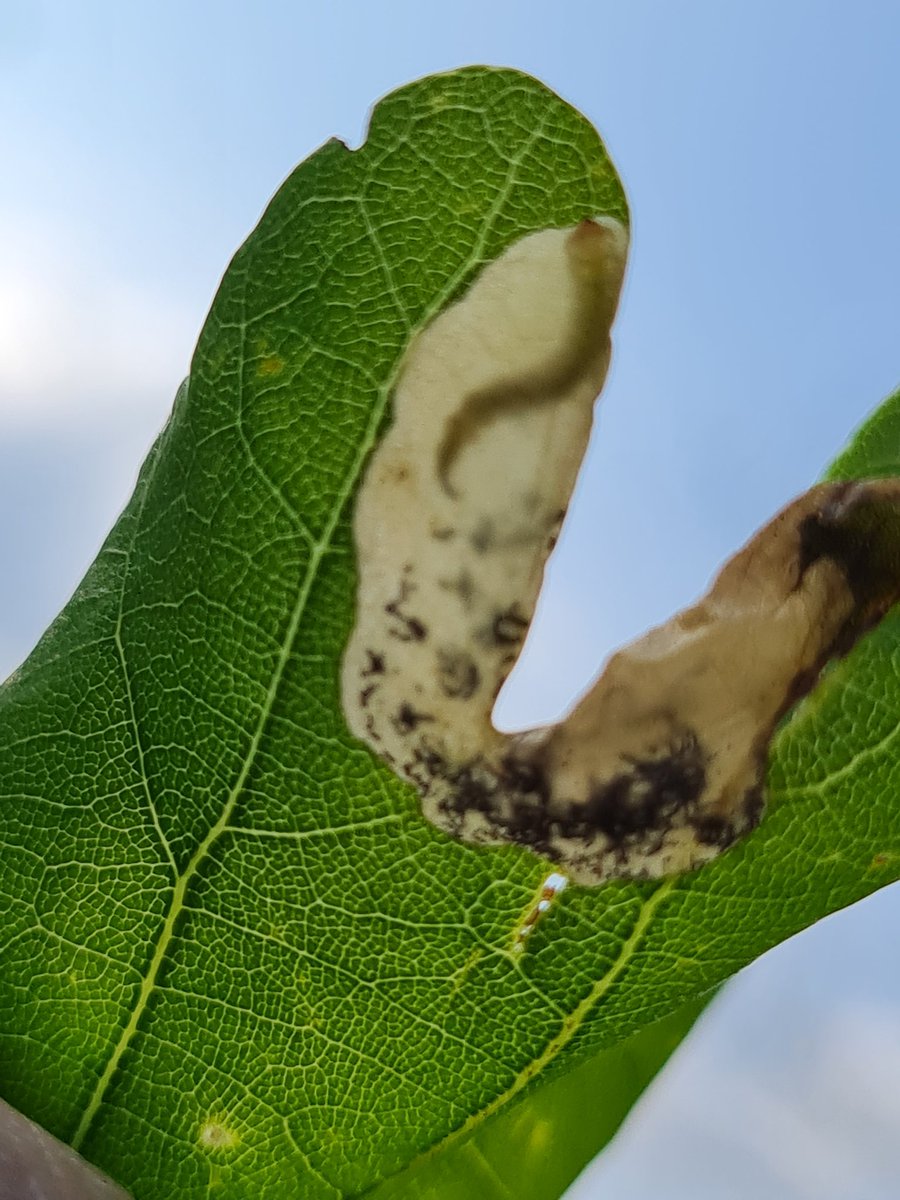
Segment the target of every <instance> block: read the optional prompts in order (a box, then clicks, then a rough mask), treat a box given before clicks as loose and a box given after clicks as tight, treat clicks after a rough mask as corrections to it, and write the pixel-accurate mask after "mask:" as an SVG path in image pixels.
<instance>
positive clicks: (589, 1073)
mask: <svg viewBox="0 0 900 1200" xmlns="http://www.w3.org/2000/svg"><path fill="white" fill-rule="evenodd" d="M707 1003H708V997H706V996H701V997H700V998H699V999H695V1000H692V1001H690V1003H689V1004H687V1005H685V1006H684V1007H683V1008H680V1009H678V1010H677V1011H676V1012H674V1013H671V1014H670V1015H669V1016H667V1017H664V1018H663V1019H662V1020H661V1021H657V1022H655V1023H654V1024H653V1025H648V1026H647V1027H646V1028H645V1029H642V1030H641V1031H640V1033H636V1034H634V1036H633V1037H630V1038H628V1040H627V1041H625V1042H621V1043H620V1044H618V1045H616V1046H611V1047H610V1048H609V1049H608V1050H602V1051H601V1052H600V1053H599V1054H596V1055H594V1057H593V1058H590V1059H588V1061H587V1062H586V1063H582V1064H581V1066H578V1067H575V1068H574V1070H571V1071H569V1072H568V1073H567V1074H566V1075H563V1076H562V1077H561V1078H560V1079H554V1080H553V1082H552V1083H548V1084H545V1085H544V1086H543V1087H540V1088H537V1089H535V1090H534V1091H533V1092H532V1093H531V1094H530V1095H528V1096H527V1097H526V1098H525V1099H524V1100H521V1101H519V1103H518V1104H513V1105H509V1106H507V1107H506V1108H504V1109H502V1110H501V1111H500V1112H499V1113H498V1114H497V1115H496V1116H494V1117H490V1118H489V1119H488V1120H487V1121H484V1122H482V1123H481V1124H479V1125H478V1126H477V1127H476V1128H475V1130H474V1131H473V1132H472V1133H471V1134H469V1136H468V1137H466V1138H461V1139H460V1140H459V1141H457V1142H456V1143H455V1144H453V1145H450V1146H447V1147H444V1148H443V1149H442V1150H441V1151H440V1152H439V1153H437V1154H425V1155H424V1156H423V1157H422V1158H421V1159H419V1160H417V1161H416V1162H414V1163H413V1164H412V1166H410V1167H409V1168H408V1169H407V1170H406V1171H403V1172H402V1173H401V1174H400V1175H398V1176H395V1177H394V1178H392V1179H389V1180H387V1181H386V1182H385V1183H384V1184H382V1185H381V1186H380V1187H378V1188H377V1189H376V1190H375V1191H374V1192H372V1193H367V1200H472V1197H473V1196H477V1197H478V1200H511V1198H512V1197H514V1198H515V1200H556V1198H557V1197H558V1196H560V1195H561V1194H562V1193H563V1192H564V1191H565V1189H566V1188H567V1187H568V1186H569V1184H570V1183H571V1182H572V1180H573V1179H575V1177H576V1176H577V1175H578V1174H579V1173H580V1172H581V1171H582V1170H583V1168H584V1167H585V1166H587V1164H588V1163H589V1162H590V1161H591V1159H592V1158H594V1157H595V1156H596V1155H597V1154H599V1152H600V1151H601V1150H602V1149H603V1147H604V1146H605V1145H606V1144H607V1143H608V1142H609V1141H610V1140H611V1139H612V1137H613V1136H614V1135H615V1133H616V1131H617V1130H618V1128H619V1126H620V1124H621V1123H622V1121H623V1120H624V1119H625V1117H626V1116H627V1115H628V1113H629V1111H630V1109H631V1107H632V1105H633V1104H634V1103H635V1101H636V1100H637V1099H638V1097H639V1096H640V1095H641V1093H642V1092H643V1091H644V1089H645V1088H646V1087H647V1085H648V1084H649V1083H650V1082H651V1080H652V1079H653V1077H654V1076H655V1075H656V1073H657V1071H659V1069H660V1067H662V1066H663V1064H664V1063H665V1062H666V1060H667V1059H668V1057H669V1055H670V1054H671V1053H672V1052H673V1051H674V1050H675V1049H676V1048H677V1047H678V1045H679V1044H680V1042H681V1040H682V1038H684V1036H685V1035H686V1034H687V1033H688V1032H689V1031H690V1029H691V1027H692V1026H693V1024H694V1022H695V1021H696V1019H697V1017H698V1016H699V1014H700V1013H701V1012H702V1011H703V1009H705V1008H706V1005H707Z"/></svg>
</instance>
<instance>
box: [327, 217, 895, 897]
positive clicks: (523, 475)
mask: <svg viewBox="0 0 900 1200" xmlns="http://www.w3.org/2000/svg"><path fill="white" fill-rule="evenodd" d="M626 250H627V235H626V232H625V230H624V229H623V227H622V226H621V225H619V224H618V223H617V222H616V221H614V220H612V219H610V218H598V219H596V220H592V221H583V222H582V223H581V224H580V225H577V226H575V227H574V228H573V229H567V230H544V231H542V232H540V233H537V234H533V235H531V236H529V237H527V238H524V239H522V240H521V241H519V242H517V243H516V244H514V245H513V246H512V247H511V248H510V249H509V250H507V252H506V253H505V254H504V255H502V256H501V257H500V258H499V259H497V260H496V261H495V262H494V263H492V264H490V265H489V266H488V267H487V268H486V269H485V270H484V271H483V272H482V274H481V275H480V277H479V278H478V279H477V280H476V281H475V283H474V284H473V286H472V287H471V289H470V290H469V292H468V293H467V294H466V295H465V296H464V297H463V299H462V300H461V301H459V302H458V303H457V304H455V305H453V306H451V307H450V308H448V309H446V310H445V311H444V312H443V313H441V314H440V315H439V316H438V317H437V318H436V319H435V320H434V321H433V322H432V323H431V324H430V325H429V326H427V327H426V328H425V329H424V330H423V331H422V332H421V333H420V334H419V335H418V336H417V337H416V338H415V339H414V341H413V342H412V344H411V346H410V348H409V350H408V352H407V356H406V359H405V362H404V366H403V370H402V373H401V376H400V380H399V383H398V386H397V390H396V394H395V397H394V421H393V424H392V426H391V428H390V429H389V430H388V432H387V434H386V435H385V437H384V439H383V440H382V442H381V444H380V445H379V447H378V449H377V450H376V452H375V454H374V455H373V458H372V461H371V463H370V466H369V469H368V472H367V475H366V478H365V480H364V482H363V484H362V486H361V488H360V491H359V495H358V499H357V507H356V513H355V538H356V546H357V554H358V560H359V584H358V589H359V590H358V611H357V624H356V627H355V629H354V631H353V634H352V636H351V639H350V642H349V644H348V647H347V652H346V655H345V659H344V664H343V677H342V685H343V699H344V709H345V713H346V717H347V721H348V723H349V725H350V728H351V730H352V731H353V732H354V733H355V734H356V735H357V736H358V737H359V738H361V739H362V740H363V741H365V742H367V743H368V745H369V746H370V747H371V748H372V749H373V751H374V752H375V753H376V754H378V755H379V756H381V757H382V758H384V759H385V760H386V761H387V762H389V763H390V764H391V765H392V766H393V768H394V769H395V770H396V771H397V772H398V774H400V775H401V776H402V777H403V778H405V779H407V780H408V781H409V782H411V783H413V784H414V785H415V786H416V787H417V788H418V789H419V792H420V795H421V800H422V808H423V811H424V813H425V815H426V817H428V819H429V820H431V821H433V822H434V823H435V824H436V825H438V826H439V827H440V828H442V829H444V830H445V831H447V832H448V833H450V834H451V835H452V836H454V837H457V838H461V839H463V840H465V841H468V842H473V843H478V844H482V845H487V844H497V843H502V842H513V843H516V844H519V845H522V846H527V847H529V848H531V849H533V850H534V851H536V852H537V853H539V854H542V855H544V856H545V857H547V858H548V859H550V860H551V861H553V862H554V863H557V864H559V865H560V866H561V867H562V868H563V869H564V870H565V871H566V872H567V873H568V874H569V875H570V876H571V877H572V878H573V879H575V880H576V881H578V882H580V883H584V884H598V883H603V882H604V881H606V880H608V879H612V878H615V877H622V876H625V877H637V878H642V877H658V876H661V875H667V874H672V873H676V872H680V871H686V870H690V869H692V868H694V867H697V866H699V865H700V864H702V863H704V862H707V861H709V860H710V859H712V858H714V857H715V856H716V855H718V854H720V853H721V852H722V851H723V850H725V849H727V848H728V847H729V846H730V845H732V844H733V843H734V842H735V841H736V840H737V839H738V838H740V837H741V836H742V835H743V834H745V833H747V832H748V831H749V830H751V829H752V828H754V826H755V825H757V824H758V822H759V820H760V818H761V816H762V812H763V808H764V794H763V784H764V775H765V766H766V757H767V750H768V745H769V742H770V740H771V737H772V733H773V731H774V729H775V727H776V725H777V724H778V722H779V720H780V719H781V717H782V716H783V715H784V714H785V712H786V711H787V710H788V708H789V707H790V706H791V705H792V704H794V703H795V702H796V701H797V700H798V699H799V698H800V697H801V696H802V695H804V694H805V693H806V692H808V691H809V690H810V688H812V687H813V686H814V684H815V682H816V680H817V679H818V677H819V675H820V673H821V671H822V669H823V667H824V666H825V664H826V663H827V662H828V661H829V660H830V659H831V658H834V657H836V656H839V655H842V654H844V653H846V652H847V651H848V650H849V649H850V647H851V646H852V645H853V644H854V643H855V641H856V640H857V639H858V638H859V637H860V636H861V634H863V633H864V632H865V631H866V630H867V629H869V628H870V627H871V626H872V625H873V624H875V623H876V622H877V621H878V620H880V619H881V617H882V616H883V615H884V614H885V612H886V611H887V610H888V608H889V607H890V606H891V605H892V604H893V603H894V602H895V601H896V600H897V598H898V596H900V481H894V480H887V481H878V482H858V483H851V484H825V485H821V486H819V487H815V488H813V489H812V490H811V491H809V492H807V493H806V494H805V495H803V496H801V497H800V498H799V499H797V500H795V501H794V502H793V503H791V504H789V505H788V506H787V507H786V508H785V509H783V510H782V512H780V513H779V514H778V515H777V516H776V517H775V518H774V519H773V520H772V521H771V522H770V523H769V524H768V525H766V526H765V527H764V528H763V529H761V530H760V531H759V532H758V533H757V534H756V535H755V536H754V537H753V538H752V539H751V541H750V542H749V543H748V544H747V545H746V546H745V547H744V548H743V549H742V550H740V551H739V552H738V553H737V554H736V555H735V556H734V558H732V559H731V560H730V561H729V562H728V563H727V564H726V565H725V567H724V568H723V569H722V571H721V572H720V573H719V575H718V577H717V578H716V580H715V581H714V583H713V585H712V587H711V588H710V590H709V592H708V594H707V595H706V596H705V597H703V599H702V600H700V602H699V603H697V604H696V605H694V606H693V607H691V608H688V609H686V610H685V611H683V612H681V613H678V614H676V615H675V616H674V617H672V619H671V620H670V621H668V622H667V623H666V624H665V625H662V626H660V627H659V628H657V629H654V630H651V631H650V632H649V633H648V634H646V635H645V636H644V637H642V638H640V639H639V640H637V641H636V642H634V643H632V644H631V645H629V646H627V647H625V648H624V649H622V650H620V651H619V652H618V653H617V654H615V655H614V656H613V657H612V658H611V659H610V661H609V662H608V664H607V665H606V667H605V669H604V670H603V672H602V673H601V675H600V676H599V678H598V679H597V681H596V683H595V684H594V685H593V686H592V687H591V689H590V690H589V691H588V693H587V694H586V695H585V696H584V697H583V698H582V699H581V700H580V701H579V702H578V703H577V704H576V705H575V707H574V709H573V710H572V711H571V712H570V714H569V715H568V716H567V717H566V718H565V719H564V720H563V721H561V722H560V723H559V724H557V725H553V726H549V727H546V728H541V729H536V730H531V731H529V732H527V733H523V734H515V735H507V734H501V733H499V732H498V731H497V730H496V729H494V727H493V725H492V723H491V711H492V709H493V706H494V702H495V700H496V697H497V694H498V692H499V690H500V688H501V686H502V684H503V682H504V680H505V679H506V677H507V675H508V674H509V671H510V670H511V668H512V666H513V664H514V662H515V659H516V657H517V655H518V653H519V650H520V648H521V645H522V642H523V640H524V637H525V634H526V632H527V629H528V626H529V624H530V622H531V618H532V616H533V613H534V607H535V603H536V600H537V595H538V592H539V590H540V585H541V580H542V576H543V569H544V565H545V562H546V559H547V556H548V554H549V553H550V550H551V549H552V546H553V544H554V543H555V539H556V536H557V533H558V531H559V526H560V524H561V521H562V519H563V517H564V515H565V511H566V506H567V504H568V501H569V496H570V495H571V491H572V488H573V486H574V482H575V477H576V475H577V472H578V468H579V466H580V463H581V459H582V456H583V454H584V450H585V448H586V445H587V440H588V437H589V434H590V428H591V421H592V414H593V405H594V400H595V399H596V396H597V394H598V393H599V391H600V389H601V387H602V385H603V381H604V378H605V375H606V371H607V367H608V364H609V354H610V341H609V335H610V328H611V325H612V321H613V318H614V315H615V310H616V305H617V302H618V295H619V290H620V287H621V282H622V276H623V273H624V267H625V257H626Z"/></svg>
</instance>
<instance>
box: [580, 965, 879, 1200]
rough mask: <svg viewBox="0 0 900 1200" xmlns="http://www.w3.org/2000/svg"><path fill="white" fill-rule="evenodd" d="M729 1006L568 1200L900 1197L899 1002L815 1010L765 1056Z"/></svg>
mask: <svg viewBox="0 0 900 1200" xmlns="http://www.w3.org/2000/svg"><path fill="white" fill-rule="evenodd" d="M739 989H740V984H739V983H738V984H737V985H736V989H735V988H733V989H732V990H731V995H732V996H735V994H736V990H737V991H739ZM723 999H724V998H723ZM732 1007H733V1008H734V1009H735V1011H733V1012H732V1013H731V1014H730V1015H729V1014H728V1013H727V1012H724V1013H723V1012H722V1010H723V1009H724V1008H727V1005H721V1004H720V1005H717V1006H714V1008H713V1010H711V1012H710V1014H709V1015H710V1018H715V1017H716V1010H717V1009H718V1011H719V1013H720V1014H721V1016H722V1023H724V1022H725V1021H726V1020H727V1030H726V1029H724V1028H722V1029H719V1030H716V1029H715V1028H714V1027H713V1026H714V1025H715V1023H716V1022H715V1020H714V1019H711V1020H707V1021H704V1022H701V1024H700V1025H699V1026H698V1028H697V1030H696V1032H695V1033H694V1035H693V1036H692V1037H691V1038H689V1039H688V1041H687V1042H686V1043H685V1045H684V1046H683V1047H682V1048H681V1049H680V1051H679V1052H678V1054H677V1055H676V1056H675V1058H674V1059H673V1061H672V1063H671V1065H670V1066H669V1067H668V1068H667V1069H666V1070H665V1071H664V1072H663V1074H662V1075H661V1077H660V1078H659V1080H658V1081H657V1083H656V1084H655V1085H654V1086H652V1087H651V1088H650V1090H649V1091H648V1092H647V1094H646V1096H645V1098H644V1099H643V1100H642V1101H641V1102H640V1103H639V1104H638V1106H637V1108H636V1109H635V1111H634V1113H633V1115H632V1116H631V1117H630V1118H629V1120H628V1122H627V1123H626V1125H625V1127H624V1129H623V1130H622V1132H621V1133H620V1135H619V1137H618V1138H617V1139H616V1141H615V1142H614V1143H613V1144H612V1146H611V1147H610V1149H609V1150H608V1151H607V1153H606V1154H604V1155H601V1156H600V1158H598V1159H597V1160H596V1161H595V1162H594V1163H593V1164H592V1165H591V1166H590V1167H589V1168H588V1170H587V1171H585V1173H584V1174H583V1175H582V1176H581V1177H580V1179H579V1180H578V1182H577V1183H575V1184H573V1186H572V1187H571V1188H570V1190H569V1191H568V1192H567V1193H566V1200H599V1198H600V1197H605V1196H616V1197H617V1200H650V1197H654V1196H661V1195H662V1196H665V1197H666V1200H681V1198H682V1197H688V1196H690V1197H691V1198H692V1200H713V1197H716V1198H718V1197H719V1196H721V1195H725V1194H727V1195H728V1196H729V1197H730V1198H731V1200H756V1198H757V1197H759V1196H765V1195H776V1196H778V1198H779V1200H851V1198H852V1200H857V1198H858V1197H862V1196H865V1197H866V1198H867V1200H882V1198H885V1200H886V1198H887V1197H892V1196H895V1195H896V1180H897V1178H898V1176H900V1142H898V1138H897V1131H898V1129H900V1094H898V1088H897V1079H898V1077H900V1007H898V1006H896V1005H892V1004H890V1003H885V1002H880V1003H879V1002H874V1001H873V1002H870V1001H866V1002H862V1001H857V1000H848V1001H844V1002H842V1003H840V1004H837V1005H835V1006H833V1007H831V1006H829V1007H827V1008H826V1010H825V1011H824V1012H823V1011H822V1010H818V1011H812V1012H809V1013H808V1021H807V1024H806V1026H805V1028H804V1030H803V1032H802V1034H801V1035H799V1036H798V1026H797V1025H796V1023H794V1022H793V1021H792V1020H788V1021H786V1022H785V1024H784V1026H783V1027H782V1028H773V1029H772V1030H771V1032H770V1034H769V1035H768V1040H769V1043H770V1044H769V1045H768V1047H767V1050H768V1053H766V1054H765V1055H763V1056H759V1055H757V1054H756V1047H755V1046H754V1044H753V1042H754V1033H753V1031H752V1027H751V1029H749V1030H748V1024H749V1023H748V1022H747V1021H744V1022H741V1021H740V1020H739V1019H737V1018H739V1017H740V1015H741V1014H740V1012H739V1011H737V1010H738V1009H740V1008H741V1007H742V1006H741V1005H740V1004H738V1005H733V1006H732ZM748 1032H749V1035H750V1036H749V1037H747V1034H748ZM726 1033H727V1034H728V1038H727V1039H726V1038H725V1036H724V1035H725V1034H726ZM773 1042H774V1043H777V1044H778V1050H779V1053H778V1054H777V1055H773V1054H772V1043H773Z"/></svg>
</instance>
